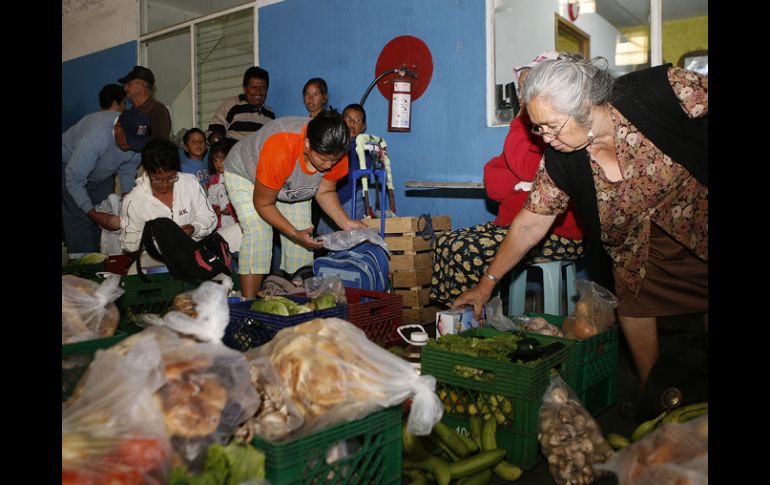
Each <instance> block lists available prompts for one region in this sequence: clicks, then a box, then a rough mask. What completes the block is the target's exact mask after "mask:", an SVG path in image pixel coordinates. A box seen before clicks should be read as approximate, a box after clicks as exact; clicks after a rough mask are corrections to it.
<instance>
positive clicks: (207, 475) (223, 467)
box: [168, 443, 265, 485]
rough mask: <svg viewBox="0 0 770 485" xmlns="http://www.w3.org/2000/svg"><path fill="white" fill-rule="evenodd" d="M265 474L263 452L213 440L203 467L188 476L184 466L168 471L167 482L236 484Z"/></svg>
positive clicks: (184, 484)
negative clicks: (197, 472)
mask: <svg viewBox="0 0 770 485" xmlns="http://www.w3.org/2000/svg"><path fill="white" fill-rule="evenodd" d="M255 478H265V454H264V453H262V452H261V451H259V450H257V449H256V448H254V447H252V446H249V445H239V444H237V443H230V444H229V445H227V446H222V445H220V444H219V443H215V444H213V445H211V447H209V450H208V454H207V455H206V463H205V464H204V466H203V471H201V472H200V473H199V474H197V475H193V476H189V472H188V471H187V469H186V468H185V467H177V468H174V469H173V470H172V471H171V476H170V477H169V481H168V483H169V484H170V485H238V484H240V483H243V482H245V481H248V480H253V479H255Z"/></svg>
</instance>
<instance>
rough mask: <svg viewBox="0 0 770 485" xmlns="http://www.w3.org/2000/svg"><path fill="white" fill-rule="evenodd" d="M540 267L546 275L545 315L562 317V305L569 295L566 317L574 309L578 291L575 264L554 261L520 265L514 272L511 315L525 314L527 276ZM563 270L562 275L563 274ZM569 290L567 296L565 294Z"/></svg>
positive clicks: (544, 276) (509, 306)
mask: <svg viewBox="0 0 770 485" xmlns="http://www.w3.org/2000/svg"><path fill="white" fill-rule="evenodd" d="M533 267H538V268H540V270H541V271H542V274H543V313H548V314H550V315H561V314H562V302H563V300H564V295H565V293H566V298H567V315H569V314H571V313H572V311H573V310H574V308H575V302H576V300H577V296H578V293H577V289H575V263H574V262H572V261H551V262H549V263H532V264H528V265H520V266H517V267H515V268H513V270H511V283H510V286H509V287H508V315H509V316H513V315H521V314H523V313H524V301H525V297H526V293H527V272H528V271H529V270H530V269H531V268H533ZM562 269H563V271H562ZM563 288H566V292H565V291H563Z"/></svg>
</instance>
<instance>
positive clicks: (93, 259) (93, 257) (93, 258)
mask: <svg viewBox="0 0 770 485" xmlns="http://www.w3.org/2000/svg"><path fill="white" fill-rule="evenodd" d="M105 259H107V255H106V254H104V253H88V254H86V255H84V256H81V257H79V258H77V259H73V260H72V261H70V262H69V264H74V265H84V264H100V263H103V262H104V260H105Z"/></svg>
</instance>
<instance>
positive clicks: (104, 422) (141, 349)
mask: <svg viewBox="0 0 770 485" xmlns="http://www.w3.org/2000/svg"><path fill="white" fill-rule="evenodd" d="M137 335H139V334H137ZM163 382H164V379H163V365H162V361H161V354H160V349H159V347H158V343H157V342H156V341H155V339H153V338H151V337H140V338H138V339H136V345H134V346H133V348H131V349H130V350H129V351H128V352H126V353H125V355H123V354H120V353H116V352H107V351H97V352H96V357H95V358H94V360H93V362H92V364H91V366H90V367H89V372H88V373H87V374H86V375H85V376H84V377H83V379H82V381H81V386H80V392H79V395H78V397H77V398H74V397H73V398H72V399H70V400H69V401H67V402H66V403H64V404H63V405H62V483H63V484H65V483H67V484H74V483H118V481H117V480H119V479H120V478H121V477H122V478H124V479H125V478H126V477H133V478H134V479H135V481H134V482H132V483H146V484H162V483H165V482H166V479H167V477H168V472H169V469H170V467H171V461H172V460H171V458H172V457H171V454H172V453H171V445H170V443H169V439H168V437H167V435H166V433H165V430H164V426H163V414H162V413H161V410H160V408H159V407H158V404H157V402H156V401H155V399H154V398H153V394H154V393H155V392H156V391H157V390H158V389H159V388H160V387H161V386H162V385H163ZM113 480H115V481H113ZM120 483H125V482H120Z"/></svg>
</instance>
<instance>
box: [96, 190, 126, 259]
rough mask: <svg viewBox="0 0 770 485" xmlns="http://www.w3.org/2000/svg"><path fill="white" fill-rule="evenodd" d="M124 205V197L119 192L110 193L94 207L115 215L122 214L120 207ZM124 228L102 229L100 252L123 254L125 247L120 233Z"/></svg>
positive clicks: (111, 254)
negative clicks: (121, 242)
mask: <svg viewBox="0 0 770 485" xmlns="http://www.w3.org/2000/svg"><path fill="white" fill-rule="evenodd" d="M122 206H123V199H122V198H121V197H120V196H119V195H118V194H110V195H109V196H107V198H106V199H104V200H103V201H101V202H100V203H99V205H97V206H96V207H94V210H95V211H97V212H106V213H107V214H112V215H114V216H120V209H121V207H122ZM121 231H122V229H117V230H115V231H108V230H107V229H102V236H101V239H100V241H99V252H101V253H105V254H109V255H110V256H115V255H120V254H123V247H122V246H121V244H120V233H121Z"/></svg>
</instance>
